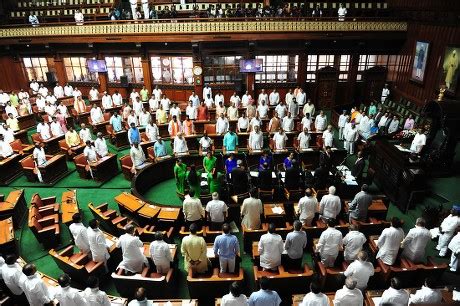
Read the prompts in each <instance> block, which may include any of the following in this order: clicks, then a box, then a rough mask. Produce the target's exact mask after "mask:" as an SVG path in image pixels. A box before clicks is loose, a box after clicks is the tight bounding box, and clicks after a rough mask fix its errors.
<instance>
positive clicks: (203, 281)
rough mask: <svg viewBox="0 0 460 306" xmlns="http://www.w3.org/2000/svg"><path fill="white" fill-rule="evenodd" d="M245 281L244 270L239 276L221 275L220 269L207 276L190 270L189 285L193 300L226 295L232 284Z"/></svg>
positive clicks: (240, 271) (241, 270)
mask: <svg viewBox="0 0 460 306" xmlns="http://www.w3.org/2000/svg"><path fill="white" fill-rule="evenodd" d="M243 280H244V272H243V269H242V268H240V269H239V271H238V273H237V274H231V273H219V269H218V268H215V269H213V270H212V271H211V272H210V273H207V274H196V273H193V271H192V269H189V271H188V276H187V285H188V291H189V293H190V297H191V298H208V297H211V298H215V297H221V296H222V295H224V294H226V293H227V292H228V288H229V286H230V284H231V283H233V282H235V281H236V282H242V281H243ZM211 288H212V289H211ZM210 289H211V290H210Z"/></svg>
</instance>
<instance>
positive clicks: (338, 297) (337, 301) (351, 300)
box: [333, 277, 364, 306]
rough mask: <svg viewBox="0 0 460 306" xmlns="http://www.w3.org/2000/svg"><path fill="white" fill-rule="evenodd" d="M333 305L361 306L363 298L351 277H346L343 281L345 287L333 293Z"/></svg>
mask: <svg viewBox="0 0 460 306" xmlns="http://www.w3.org/2000/svg"><path fill="white" fill-rule="evenodd" d="M333 303H334V305H337V306H338V305H353V306H363V303H364V297H363V294H362V293H361V290H359V289H358V288H356V281H355V280H353V279H352V278H351V277H347V278H346V280H345V285H344V286H343V288H342V289H339V290H337V291H336V292H335V296H334V300H333Z"/></svg>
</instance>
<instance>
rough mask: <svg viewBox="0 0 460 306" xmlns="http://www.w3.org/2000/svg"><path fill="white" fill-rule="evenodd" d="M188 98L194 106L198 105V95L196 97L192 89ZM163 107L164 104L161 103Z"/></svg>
mask: <svg viewBox="0 0 460 306" xmlns="http://www.w3.org/2000/svg"><path fill="white" fill-rule="evenodd" d="M188 100H189V102H190V101H192V105H193V106H194V107H198V106H199V105H200V97H198V95H197V94H196V93H195V92H194V91H192V94H191V95H190V97H189V98H188ZM163 108H164V105H163Z"/></svg>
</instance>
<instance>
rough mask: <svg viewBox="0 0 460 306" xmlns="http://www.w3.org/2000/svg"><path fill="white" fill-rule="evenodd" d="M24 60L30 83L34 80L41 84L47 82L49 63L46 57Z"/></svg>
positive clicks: (25, 58)
mask: <svg viewBox="0 0 460 306" xmlns="http://www.w3.org/2000/svg"><path fill="white" fill-rule="evenodd" d="M22 60H23V64H24V69H25V70H26V73H27V77H28V78H29V81H32V80H34V79H35V80H37V81H39V82H44V81H47V78H46V73H47V72H48V63H47V61H46V57H24V58H23V59H22Z"/></svg>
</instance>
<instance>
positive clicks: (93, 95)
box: [88, 87, 99, 100]
mask: <svg viewBox="0 0 460 306" xmlns="http://www.w3.org/2000/svg"><path fill="white" fill-rule="evenodd" d="M88 98H89V99H90V100H97V99H99V91H98V90H97V89H96V88H95V87H92V88H91V89H90V91H89V97H88Z"/></svg>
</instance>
